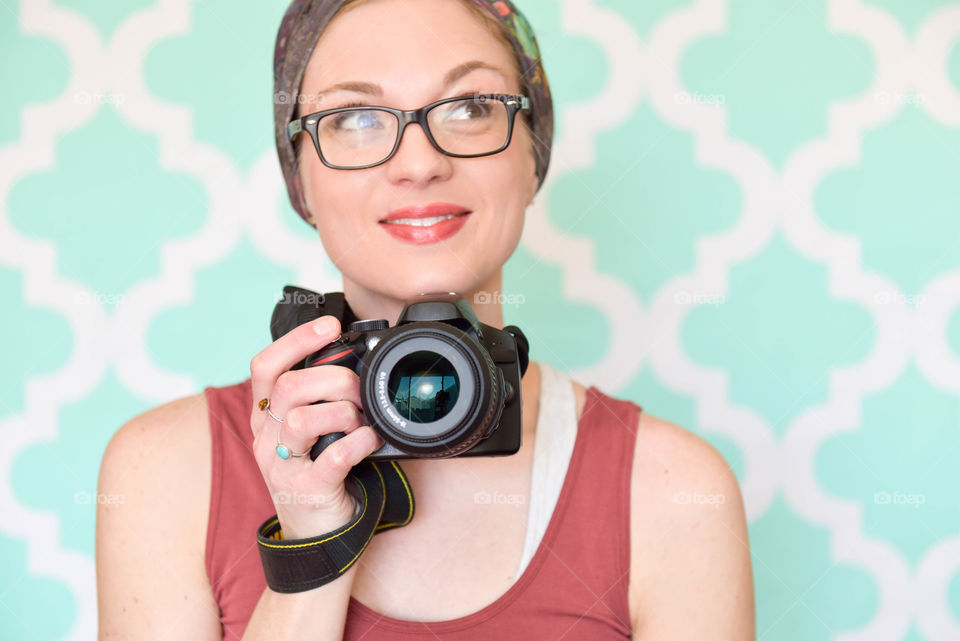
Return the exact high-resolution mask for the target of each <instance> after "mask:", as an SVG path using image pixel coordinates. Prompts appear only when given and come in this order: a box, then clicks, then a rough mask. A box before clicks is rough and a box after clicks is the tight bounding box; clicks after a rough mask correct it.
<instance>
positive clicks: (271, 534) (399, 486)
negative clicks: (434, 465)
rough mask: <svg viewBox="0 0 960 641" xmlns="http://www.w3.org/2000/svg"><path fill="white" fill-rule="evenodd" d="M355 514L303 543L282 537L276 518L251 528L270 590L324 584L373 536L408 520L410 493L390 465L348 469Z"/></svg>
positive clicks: (400, 473)
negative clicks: (357, 507) (354, 494)
mask: <svg viewBox="0 0 960 641" xmlns="http://www.w3.org/2000/svg"><path fill="white" fill-rule="evenodd" d="M348 478H350V479H352V480H353V481H354V482H355V483H356V485H357V487H358V491H359V494H360V495H359V496H358V497H357V499H358V501H359V503H360V511H359V512H358V513H357V515H356V516H354V518H353V520H351V521H350V522H349V523H347V524H346V525H344V526H342V527H340V528H337V529H336V530H334V531H332V532H328V533H326V534H322V535H320V536H314V537H310V538H307V539H284V538H283V532H282V530H281V529H280V523H279V520H278V519H277V515H276V514H274V515H273V516H271V517H270V518H269V519H267V520H266V521H264V522H263V523H262V524H261V525H260V527H259V528H258V529H257V547H259V549H260V560H261V562H262V564H263V573H264V576H265V577H266V579H267V585H268V586H270V589H271V590H273V591H274V592H285V593H289V592H304V591H306V590H312V589H313V588H317V587H320V586H321V585H325V584H327V583H329V582H331V581H333V580H334V579H336V578H337V577H338V576H340V575H341V574H343V573H344V572H346V571H347V570H348V569H350V567H351V566H352V565H353V564H354V563H356V561H357V559H359V558H360V555H361V554H362V553H363V551H364V549H366V547H367V545H368V544H369V543H370V540H371V539H372V538H373V535H374V534H377V533H379V532H383V531H385V530H390V529H393V528H395V527H403V526H404V525H406V524H407V523H409V522H410V521H411V520H412V519H413V512H414V501H413V491H412V490H411V489H410V484H409V483H408V482H407V477H406V475H405V474H404V473H403V470H401V469H400V465H399V464H398V463H397V462H396V461H388V462H375V461H362V462H361V463H360V464H358V465H355V466H354V467H353V469H352V470H351V471H350V474H349V475H348Z"/></svg>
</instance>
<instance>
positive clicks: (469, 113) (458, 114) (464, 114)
mask: <svg viewBox="0 0 960 641" xmlns="http://www.w3.org/2000/svg"><path fill="white" fill-rule="evenodd" d="M489 114H490V105H488V104H486V103H481V102H473V101H471V102H463V103H458V104H457V106H456V108H455V109H453V111H452V112H451V113H450V115H449V116H448V118H456V119H460V120H476V119H478V118H486V117H487V116H488V115H489Z"/></svg>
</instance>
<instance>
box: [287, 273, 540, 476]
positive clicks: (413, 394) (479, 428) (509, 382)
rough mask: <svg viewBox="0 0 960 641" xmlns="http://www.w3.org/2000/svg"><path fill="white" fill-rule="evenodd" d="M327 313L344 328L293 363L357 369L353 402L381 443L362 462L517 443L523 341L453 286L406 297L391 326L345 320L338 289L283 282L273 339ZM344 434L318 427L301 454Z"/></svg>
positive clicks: (502, 449)
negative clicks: (483, 318)
mask: <svg viewBox="0 0 960 641" xmlns="http://www.w3.org/2000/svg"><path fill="white" fill-rule="evenodd" d="M331 313H332V314H334V315H336V316H337V317H338V318H340V319H341V323H342V324H344V325H346V329H345V331H343V332H342V334H341V336H340V338H338V339H337V340H335V341H333V342H331V343H329V344H328V345H326V346H325V347H324V348H322V349H321V350H319V351H317V352H315V353H313V354H310V355H309V356H307V357H306V358H305V359H304V361H303V362H302V363H299V364H298V365H296V366H295V367H294V368H293V369H299V368H302V367H317V366H323V365H341V366H343V367H349V368H350V369H352V370H353V371H355V372H356V373H357V375H358V376H359V377H360V398H361V401H362V404H363V407H362V408H361V409H362V411H363V413H364V416H365V418H366V419H367V423H368V424H369V425H370V426H371V427H372V428H373V429H374V431H376V433H377V434H379V435H380V437H381V438H383V441H384V445H383V447H381V448H380V449H378V450H377V451H375V452H373V453H372V454H371V455H370V456H369V457H367V460H374V461H386V460H400V459H414V458H448V457H453V456H505V455H510V454H515V453H516V452H517V450H519V449H520V441H521V438H520V436H521V428H522V422H521V409H522V400H521V396H520V389H521V387H520V380H521V378H522V376H523V373H524V372H525V371H526V366H527V341H526V337H524V335H523V332H522V331H520V329H519V328H517V327H514V326H508V327H505V328H504V329H497V328H495V327H491V326H489V325H485V324H484V323H481V322H480V321H479V320H477V317H476V314H475V313H474V311H473V309H472V308H471V307H470V305H469V304H468V303H467V301H466V300H464V299H463V298H462V297H461V296H459V295H458V294H455V293H443V294H422V295H420V296H419V297H417V298H416V299H414V300H411V301H409V302H407V304H406V305H405V306H404V308H403V311H401V312H400V316H399V318H398V319H397V322H396V324H395V325H394V326H393V327H390V326H389V324H388V323H387V321H386V320H385V319H374V320H355V321H353V322H349V320H350V319H352V318H353V313H352V312H351V311H350V309H349V306H348V305H347V304H346V301H345V300H344V299H343V294H341V293H340V292H334V293H329V294H318V293H316V292H310V291H309V290H304V289H301V288H296V287H292V286H287V287H285V288H284V297H283V299H281V301H280V302H278V303H277V306H276V308H275V309H274V315H273V319H272V321H271V329H272V332H273V336H274V339H276V338H278V337H279V336H282V335H283V334H285V333H286V332H288V331H290V330H291V329H293V328H294V327H296V326H298V325H300V324H302V323H304V322H307V321H309V320H312V319H313V318H318V317H319V316H322V315H325V314H331ZM347 322H349V324H347ZM319 402H321V403H322V402H326V401H319ZM343 436H344V433H342V432H338V433H333V434H326V435H323V436H322V437H321V438H320V439H319V440H318V441H317V443H316V444H315V445H314V446H313V447H312V448H311V451H310V458H311V459H316V457H317V456H319V454H320V452H322V451H323V450H324V449H325V448H326V447H327V446H328V445H329V444H330V443H332V442H334V441H335V440H337V439H338V438H342V437H343Z"/></svg>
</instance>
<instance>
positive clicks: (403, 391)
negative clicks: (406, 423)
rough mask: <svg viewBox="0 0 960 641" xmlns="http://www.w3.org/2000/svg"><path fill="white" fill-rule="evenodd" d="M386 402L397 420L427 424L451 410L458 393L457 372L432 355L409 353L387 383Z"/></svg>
mask: <svg viewBox="0 0 960 641" xmlns="http://www.w3.org/2000/svg"><path fill="white" fill-rule="evenodd" d="M387 393H388V395H389V398H390V402H391V403H393V406H394V407H395V408H396V409H397V411H398V412H399V413H400V415H401V416H403V417H405V418H407V419H408V420H411V421H416V422H418V423H430V422H432V421H437V420H439V419H441V418H443V417H444V416H446V415H447V414H448V413H449V412H450V410H452V409H453V407H454V405H455V404H456V402H457V397H458V396H459V393H460V381H459V379H458V377H457V371H456V369H454V367H453V365H451V364H450V361H448V360H447V359H445V358H444V357H443V356H440V355H439V354H437V353H436V352H427V351H419V352H412V353H410V354H408V355H406V356H404V357H403V358H401V359H400V360H399V361H398V362H397V364H396V365H395V366H394V368H393V371H392V372H390V378H389V380H388V381H387Z"/></svg>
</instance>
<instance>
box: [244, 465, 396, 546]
mask: <svg viewBox="0 0 960 641" xmlns="http://www.w3.org/2000/svg"><path fill="white" fill-rule="evenodd" d="M378 474H379V472H378ZM381 478H382V477H381ZM357 485H359V486H360V489H361V490H362V491H363V511H362V512H360V517H359V518H358V519H357V520H356V522H355V523H354V524H353V525H351V526H350V527H348V528H347V529H346V530H344V531H343V532H340V533H339V534H334V535H333V536H328V537H327V538H325V539H321V540H319V541H313V542H312V543H295V544H293V545H271V544H270V543H264V542H263V541H259V543H260V545H262V546H264V547H268V548H278V549H281V550H292V549H294V548H309V547H313V546H315V545H320V544H321V543H326V542H327V541H332V540H333V539H335V538H337V537H339V536H341V535H343V534H346V533H347V532H349V531H350V530H352V529H353V528H355V527H356V526H357V523H359V522H360V521H362V520H363V515H364V514H366V512H367V504H368V503H369V499H368V497H367V489H366V488H365V487H363V483H357ZM271 524H272V522H271Z"/></svg>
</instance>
